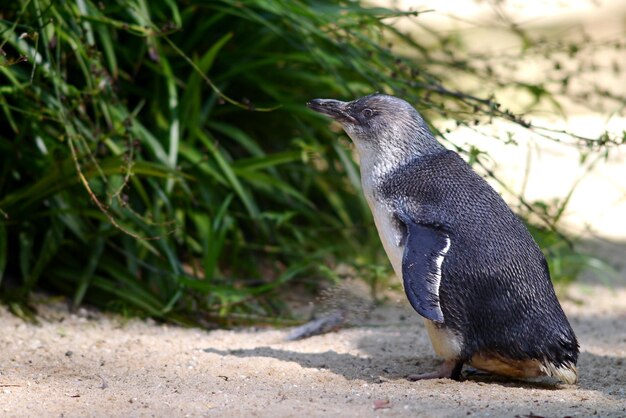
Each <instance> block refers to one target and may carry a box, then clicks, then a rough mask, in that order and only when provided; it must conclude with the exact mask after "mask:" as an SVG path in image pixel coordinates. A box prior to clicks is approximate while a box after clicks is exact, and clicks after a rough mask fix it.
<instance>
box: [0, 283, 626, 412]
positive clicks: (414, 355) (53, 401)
mask: <svg viewBox="0 0 626 418" xmlns="http://www.w3.org/2000/svg"><path fill="white" fill-rule="evenodd" d="M397 296H398V300H399V302H397V301H395V300H390V301H389V302H388V303H386V304H384V305H382V306H379V307H377V308H375V309H374V310H373V311H371V313H370V314H369V315H368V316H367V317H366V318H365V319H364V321H363V323H362V324H361V325H358V326H354V327H350V328H345V329H342V330H340V331H338V332H334V333H330V334H326V335H322V336H316V337H312V338H309V339H305V340H301V341H294V342H287V341H285V336H286V335H287V333H288V330H274V329H250V328H247V329H240V330H230V331H227V330H218V331H204V330H200V329H184V328H179V327H175V326H168V325H162V324H156V323H154V322H152V321H141V320H130V321H128V320H125V319H124V318H121V317H117V316H111V315H107V314H103V313H99V312H94V311H91V310H81V311H80V312H79V313H78V314H76V315H73V314H70V313H68V312H67V310H66V309H65V306H64V304H62V303H60V302H50V301H47V302H46V303H43V304H40V306H39V313H40V315H41V324H40V325H31V324H27V323H25V322H23V321H22V320H20V319H18V318H16V317H14V316H12V315H11V314H10V313H8V312H7V311H6V310H5V309H4V308H2V309H1V310H0V321H1V322H0V324H1V325H0V326H1V329H2V331H1V335H2V337H0V415H1V416H7V417H23V416H29V417H33V416H38V417H87V416H96V417H100V416H119V417H135V416H137V417H143V416H146V417H150V416H156V417H160V416H171V417H178V416H192V417H196V416H219V417H239V416H266V417H269V416H271V417H275V416H278V417H289V416H294V417H295V416H362V417H365V416H367V417H374V416H403V417H404V416H406V417H409V416H411V417H416V416H417V417H456V416H492V417H517V416H519V417H532V416H544V417H566V416H580V417H590V416H600V417H625V416H626V289H625V288H615V289H613V290H607V289H606V288H602V287H595V286H593V285H576V286H574V287H572V288H570V289H569V291H568V297H567V298H566V300H565V301H564V307H565V310H566V312H567V314H568V316H569V318H570V320H571V322H572V325H573V327H574V329H575V331H576V333H577V335H578V337H579V340H580V343H581V356H580V362H579V369H580V374H581V381H580V385H579V386H577V387H562V388H558V389H551V388H545V387H537V386H531V385H527V384H522V383H515V382H506V381H498V380H493V379H492V380H489V379H484V378H483V379H482V380H480V379H476V378H474V379H470V380H465V381H462V382H455V381H451V380H448V379H440V380H433V381H421V382H409V381H407V380H405V379H404V376H406V375H408V374H410V373H415V372H420V371H429V370H431V369H434V368H435V367H436V366H437V365H438V360H437V359H436V358H435V357H434V354H433V352H432V349H431V347H430V343H429V341H428V337H427V334H426V331H425V329H424V327H423V325H422V324H421V322H420V320H419V318H418V316H417V315H416V314H415V313H414V312H413V311H412V310H411V308H410V306H408V304H407V303H406V302H404V298H403V297H402V295H397Z"/></svg>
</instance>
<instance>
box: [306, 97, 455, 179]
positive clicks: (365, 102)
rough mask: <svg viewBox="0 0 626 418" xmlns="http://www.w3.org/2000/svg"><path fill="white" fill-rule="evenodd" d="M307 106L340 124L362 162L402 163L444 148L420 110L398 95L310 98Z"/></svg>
mask: <svg viewBox="0 0 626 418" xmlns="http://www.w3.org/2000/svg"><path fill="white" fill-rule="evenodd" d="M307 106H308V107H309V108H310V109H312V110H315V111H316V112H319V113H323V114H325V115H327V116H330V117H331V118H333V119H334V120H336V121H337V122H339V123H340V124H341V126H342V127H343V129H344V131H346V133H347V134H348V136H349V137H350V138H351V139H352V141H353V142H354V144H355V146H356V148H357V151H358V152H359V156H360V158H361V165H363V162H364V160H366V161H370V162H372V163H373V164H376V165H381V164H382V163H385V165H389V166H391V165H395V164H402V163H403V162H405V161H407V160H412V159H413V158H415V157H417V156H420V155H424V154H431V153H434V152H440V151H441V150H443V147H442V146H441V144H439V142H437V140H436V139H435V137H434V136H433V134H432V133H431V132H430V129H429V128H428V125H426V123H425V122H424V119H422V117H421V116H420V114H419V113H417V111H416V110H415V109H414V108H413V106H411V105H410V104H409V103H407V102H406V101H404V100H402V99H400V98H398V97H394V96H388V95H386V94H371V95H369V96H365V97H361V98H359V99H356V100H353V101H351V102H342V101H339V100H333V99H313V100H311V101H309V102H308V103H307ZM390 168H391V167H390Z"/></svg>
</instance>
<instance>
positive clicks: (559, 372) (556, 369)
mask: <svg viewBox="0 0 626 418" xmlns="http://www.w3.org/2000/svg"><path fill="white" fill-rule="evenodd" d="M539 370H541V372H542V373H543V374H544V375H546V376H550V377H552V378H554V379H556V380H558V381H560V382H562V383H565V384H566V385H575V384H576V383H578V369H576V365H575V364H573V363H570V362H564V363H562V364H558V365H557V364H554V363H551V362H549V361H544V362H542V364H541V365H540V366H539Z"/></svg>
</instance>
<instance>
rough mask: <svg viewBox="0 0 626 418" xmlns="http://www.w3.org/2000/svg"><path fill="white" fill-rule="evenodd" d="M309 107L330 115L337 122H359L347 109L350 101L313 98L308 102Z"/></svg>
mask: <svg viewBox="0 0 626 418" xmlns="http://www.w3.org/2000/svg"><path fill="white" fill-rule="evenodd" d="M306 105H307V107H308V108H309V109H311V110H314V111H316V112H319V113H322V114H324V115H326V116H330V117H331V118H333V119H335V120H336V121H337V122H340V123H343V122H349V123H358V121H357V120H356V119H355V118H354V117H352V116H351V115H350V113H348V111H347V105H348V103H346V102H342V101H339V100H333V99H313V100H310V101H309V102H307V104H306Z"/></svg>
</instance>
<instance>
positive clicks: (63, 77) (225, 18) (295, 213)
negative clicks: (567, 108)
mask: <svg viewBox="0 0 626 418" xmlns="http://www.w3.org/2000/svg"><path fill="white" fill-rule="evenodd" d="M401 15H415V16H416V17H415V18H416V19H419V16H417V15H418V14H417V13H405V12H398V11H393V10H388V9H384V8H366V7H364V6H361V5H360V4H359V3H358V2H338V1H330V0H328V1H303V0H294V1H275V0H271V1H270V0H268V1H261V0H260V1H240V0H239V1H235V0H232V1H229V0H211V1H197V0H190V1H185V2H175V1H172V0H162V1H151V2H148V1H147V0H128V1H123V0H118V1H107V2H97V1H89V0H76V1H69V2H52V1H47V0H19V1H16V2H13V3H12V5H11V6H9V7H8V8H5V9H4V10H2V11H1V12H0V47H1V48H2V51H3V53H4V54H3V57H0V127H2V128H1V130H0V161H1V165H0V280H2V295H3V297H4V299H5V300H6V301H8V302H9V303H11V304H13V305H12V306H22V305H23V304H24V303H25V302H27V301H28V296H29V294H30V293H31V292H32V291H33V289H35V288H37V287H43V288H46V289H52V290H53V291H55V292H60V293H63V294H66V295H67V296H68V298H69V300H70V301H71V305H72V306H73V307H77V306H79V305H80V304H82V303H84V302H86V301H88V302H90V303H94V304H98V305H101V306H107V307H109V308H112V309H119V310H123V311H126V312H131V313H135V314H140V315H149V316H153V317H157V318H163V319H167V320H171V321H176V322H181V323H190V322H198V321H206V320H209V321H214V322H215V321H216V322H219V323H224V324H226V323H230V322H232V321H242V320H252V321H273V320H274V319H273V318H275V317H276V316H277V315H279V314H280V313H281V312H283V311H284V310H283V308H284V306H283V303H282V302H281V300H280V298H277V297H276V292H277V290H279V289H282V288H284V287H285V286H288V285H289V284H290V283H292V282H293V281H294V280H300V281H305V282H308V283H310V284H311V285H315V283H316V282H317V281H319V280H320V279H324V278H331V279H332V278H333V276H334V274H333V273H332V266H333V265H335V263H348V264H351V265H354V266H356V267H357V268H358V269H360V270H361V271H363V272H365V273H363V274H364V275H365V276H366V278H369V279H370V280H371V281H372V285H373V287H375V285H376V283H377V282H378V281H379V280H380V278H381V277H382V276H384V274H381V270H380V267H377V266H385V265H386V262H385V260H384V257H383V256H382V254H381V251H380V244H379V243H378V237H377V235H376V232H375V230H374V228H373V224H372V221H371V218H370V214H369V210H368V208H367V205H366V203H365V202H364V200H363V198H362V196H361V195H360V192H359V188H360V186H359V184H358V181H359V180H358V173H357V166H356V165H355V163H354V162H353V160H352V157H351V155H350V152H349V151H348V149H347V147H346V146H345V143H344V142H341V141H337V134H336V133H335V132H332V131H331V130H329V129H328V121H327V120H326V119H325V118H323V117H321V116H320V115H317V114H314V113H312V112H310V111H309V110H307V109H306V107H305V106H304V104H305V102H306V101H307V100H308V99H310V98H313V97H339V98H350V97H356V96H359V95H363V94H367V93H371V92H373V91H376V90H379V91H386V92H393V93H395V94H398V95H402V96H404V97H406V98H407V99H408V100H410V101H412V102H413V103H415V104H416V105H417V106H418V107H419V108H420V109H421V110H423V111H424V113H425V115H426V116H427V117H428V118H429V119H433V118H436V117H441V116H443V117H455V118H457V119H458V120H459V123H464V124H465V123H470V122H471V119H472V118H473V117H474V116H473V115H471V113H470V110H475V111H476V112H478V113H479V114H481V115H483V116H485V117H503V118H506V119H508V120H513V121H514V122H519V123H523V122H524V121H523V120H522V119H521V118H518V117H517V116H516V115H514V114H512V113H509V112H508V111H505V110H504V109H500V108H499V107H498V106H495V105H494V103H495V102H494V101H492V100H491V99H486V100H484V99H479V98H477V97H475V96H472V95H464V94H460V93H458V92H457V91H452V90H448V89H446V88H444V87H443V86H444V85H445V83H446V78H445V77H442V76H438V75H437V74H440V71H439V68H440V66H441V65H443V63H442V61H441V58H440V57H439V58H437V59H435V58H431V57H432V55H433V52H432V50H430V49H428V48H425V47H424V46H423V45H421V44H419V43H417V42H415V41H414V40H412V39H411V38H410V37H408V36H405V35H403V34H401V33H398V32H397V31H396V30H395V29H394V28H393V27H392V26H389V22H390V20H389V18H391V17H396V16H401ZM389 39H394V42H396V41H397V42H399V43H401V44H402V45H403V46H404V47H403V48H404V49H403V50H407V51H410V54H405V55H403V54H400V53H397V52H395V47H393V48H392V47H390V45H388V41H389ZM444 41H445V40H441V42H442V45H443V44H445V42H444ZM446 45H447V44H446ZM435 55H436V54H435ZM451 62H452V61H450V63H449V64H450V68H456V70H455V71H465V70H464V69H463V68H461V69H459V67H458V65H457V66H456V67H455V66H454V65H453V64H452V63H451ZM450 78H453V74H452V73H451V74H450ZM468 118H469V122H468V121H466V119H468ZM328 266H331V268H328ZM368 271H370V272H373V273H371V274H368V273H367V272H368Z"/></svg>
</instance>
